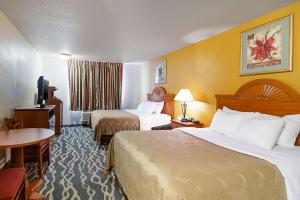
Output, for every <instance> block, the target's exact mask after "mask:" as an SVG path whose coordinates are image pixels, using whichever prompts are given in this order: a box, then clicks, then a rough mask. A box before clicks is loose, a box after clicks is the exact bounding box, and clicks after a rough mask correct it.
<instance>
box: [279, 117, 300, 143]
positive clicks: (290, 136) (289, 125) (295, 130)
mask: <svg viewBox="0 0 300 200" xmlns="http://www.w3.org/2000/svg"><path fill="white" fill-rule="evenodd" d="M283 119H284V121H285V125H284V128H283V131H282V133H281V135H280V136H279V139H278V141H277V144H278V145H280V146H283V147H290V148H291V147H294V146H295V142H296V139H297V137H298V135H299V133H300V121H296V120H291V119H290V118H289V117H288V116H285V117H284V118H283Z"/></svg>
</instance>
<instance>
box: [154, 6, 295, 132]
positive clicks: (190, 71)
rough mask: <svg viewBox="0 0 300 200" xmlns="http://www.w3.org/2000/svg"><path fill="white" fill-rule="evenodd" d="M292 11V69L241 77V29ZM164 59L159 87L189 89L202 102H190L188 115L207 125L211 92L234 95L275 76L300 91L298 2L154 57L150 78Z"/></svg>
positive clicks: (212, 107)
mask: <svg viewBox="0 0 300 200" xmlns="http://www.w3.org/2000/svg"><path fill="white" fill-rule="evenodd" d="M292 13H293V14H294V31H293V34H294V40H293V72H286V73H276V74H266V75H255V76H245V77H240V76H239V67H240V65H239V63H240V34H241V32H243V31H245V30H247V29H250V28H253V27H256V26H258V25H261V24H264V23H267V22H270V21H272V20H276V19H278V18H281V17H284V16H286V15H289V14H292ZM164 59H166V60H167V84H164V85H162V86H164V87H165V88H166V89H167V91H168V92H170V93H175V94H176V93H177V92H178V91H179V89H180V88H189V89H190V90H191V92H192V94H193V95H194V97H195V98H196V99H197V100H199V101H203V102H205V103H200V102H198V103H192V105H189V108H190V109H189V111H188V114H189V116H192V117H194V118H197V119H200V120H201V121H202V122H204V124H205V125H206V126H207V125H209V124H210V121H211V119H212V117H213V114H214V112H215V109H216V107H215V104H216V100H215V97H214V95H215V94H234V93H235V92H236V90H237V89H238V88H239V87H240V86H241V85H242V84H244V83H246V82H248V81H250V80H253V79H258V78H272V79H278V80H281V81H284V82H286V83H288V84H289V85H291V86H292V87H294V88H295V89H296V90H297V91H298V92H299V93H300V2H297V3H294V4H290V5H289V6H287V7H284V8H281V9H279V10H276V11H274V12H272V13H269V14H267V15H265V16H262V17H259V18H257V19H254V20H252V21H250V22H247V23H245V24H242V25H240V26H237V27H235V28H233V29H231V30H229V31H226V32H223V33H221V34H219V35H216V36H213V37H211V38H209V39H206V40H203V41H200V42H198V43H196V44H193V45H190V46H188V47H185V48H183V49H180V50H177V51H175V52H172V53H170V54H168V55H165V56H162V57H160V58H157V59H155V60H153V61H152V62H151V67H152V72H153V73H152V74H151V77H150V78H151V80H154V66H153V65H154V63H155V62H157V61H159V60H164ZM153 87H154V84H153ZM178 115H180V105H179V103H178V102H177V103H175V116H178Z"/></svg>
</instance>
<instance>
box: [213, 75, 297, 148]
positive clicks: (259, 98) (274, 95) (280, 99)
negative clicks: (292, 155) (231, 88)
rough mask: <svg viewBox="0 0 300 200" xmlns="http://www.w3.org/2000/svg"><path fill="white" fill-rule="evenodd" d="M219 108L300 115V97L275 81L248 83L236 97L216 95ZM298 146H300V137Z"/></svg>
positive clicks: (286, 86) (281, 83)
mask: <svg viewBox="0 0 300 200" xmlns="http://www.w3.org/2000/svg"><path fill="white" fill-rule="evenodd" d="M216 99H217V108H220V109H222V108H223V106H226V107H228V108H231V109H234V110H239V111H245V112H261V113H266V114H270V115H277V116H284V115H290V114H299V113H300V95H299V94H298V92H297V91H296V90H294V89H293V88H292V87H290V86H289V85H287V84H285V83H283V82H281V81H278V80H273V79H257V80H254V81H251V82H248V83H246V84H245V85H243V86H242V87H240V89H238V91H237V92H236V93H235V94H234V95H216ZM296 145H300V137H298V139H297V142H296Z"/></svg>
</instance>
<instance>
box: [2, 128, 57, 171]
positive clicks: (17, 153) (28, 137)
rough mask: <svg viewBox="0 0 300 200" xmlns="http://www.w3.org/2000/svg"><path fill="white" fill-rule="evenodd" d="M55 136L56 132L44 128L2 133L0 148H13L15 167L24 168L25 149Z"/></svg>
mask: <svg viewBox="0 0 300 200" xmlns="http://www.w3.org/2000/svg"><path fill="white" fill-rule="evenodd" d="M53 136H54V131H53V130H50V129H44V128H24V129H15V130H9V131H0V148H12V156H13V157H14V160H15V162H16V163H15V165H16V166H15V167H24V153H23V147H25V146H29V145H33V144H38V143H40V142H42V141H44V140H49V139H50V138H51V137H53Z"/></svg>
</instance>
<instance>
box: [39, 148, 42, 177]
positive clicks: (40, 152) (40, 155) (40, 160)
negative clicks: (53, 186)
mask: <svg viewBox="0 0 300 200" xmlns="http://www.w3.org/2000/svg"><path fill="white" fill-rule="evenodd" d="M38 165H39V166H38V167H39V176H40V178H42V177H43V154H42V151H41V149H39V161H38Z"/></svg>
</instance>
